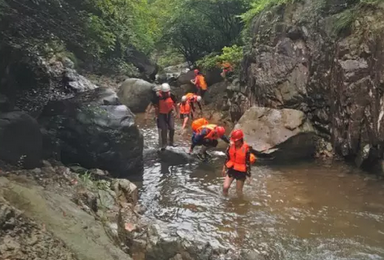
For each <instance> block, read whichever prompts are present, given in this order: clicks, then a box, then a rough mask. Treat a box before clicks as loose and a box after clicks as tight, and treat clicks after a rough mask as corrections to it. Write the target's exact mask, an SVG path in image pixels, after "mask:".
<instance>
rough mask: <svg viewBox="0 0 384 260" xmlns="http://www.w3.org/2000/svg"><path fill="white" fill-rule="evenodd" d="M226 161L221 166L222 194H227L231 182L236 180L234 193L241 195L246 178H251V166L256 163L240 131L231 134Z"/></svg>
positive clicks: (251, 150) (250, 148)
mask: <svg viewBox="0 0 384 260" xmlns="http://www.w3.org/2000/svg"><path fill="white" fill-rule="evenodd" d="M226 154H227V159H226V161H225V164H224V166H223V171H222V174H223V177H225V180H224V185H223V193H224V194H225V195H227V194H228V190H229V188H230V186H231V184H232V182H233V181H234V180H235V179H236V191H237V193H238V194H239V195H241V194H242V191H243V187H244V182H245V180H246V178H247V177H248V178H250V177H251V164H253V163H254V162H255V161H256V156H255V155H254V154H253V149H252V147H250V146H249V145H248V144H247V143H246V142H244V133H243V131H242V130H240V129H238V130H234V131H233V132H232V134H231V145H230V146H229V147H228V149H227V151H226Z"/></svg>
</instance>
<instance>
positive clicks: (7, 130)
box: [0, 111, 42, 168]
mask: <svg viewBox="0 0 384 260" xmlns="http://www.w3.org/2000/svg"><path fill="white" fill-rule="evenodd" d="M0 144H1V145H0V159H1V160H4V161H6V162H8V163H11V164H13V165H20V166H23V167H26V168H34V167H37V166H39V165H40V162H41V158H42V135H41V132H40V128H39V125H38V123H37V121H36V120H35V119H34V118H32V117H31V116H29V115H28V114H27V113H25V112H21V111H13V112H5V113H0Z"/></svg>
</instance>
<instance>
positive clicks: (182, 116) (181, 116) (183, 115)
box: [180, 114, 190, 119]
mask: <svg viewBox="0 0 384 260" xmlns="http://www.w3.org/2000/svg"><path fill="white" fill-rule="evenodd" d="M186 117H188V118H189V117H190V115H189V114H180V119H184V118H186Z"/></svg>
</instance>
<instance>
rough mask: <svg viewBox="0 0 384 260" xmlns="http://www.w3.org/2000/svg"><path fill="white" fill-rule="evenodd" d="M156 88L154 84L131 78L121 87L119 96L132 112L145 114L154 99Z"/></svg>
mask: <svg viewBox="0 0 384 260" xmlns="http://www.w3.org/2000/svg"><path fill="white" fill-rule="evenodd" d="M154 87H155V85H154V84H152V83H149V82H147V81H145V80H142V79H134V78H130V79H126V80H125V81H124V82H123V83H122V84H121V85H120V87H119V92H118V93H117V95H118V96H119V99H120V100H121V102H122V103H123V104H124V105H126V106H127V107H129V109H130V110H131V111H132V112H134V113H137V112H145V109H146V108H147V106H148V104H149V103H150V102H151V99H152V98H153V89H154Z"/></svg>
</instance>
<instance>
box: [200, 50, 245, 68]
mask: <svg viewBox="0 0 384 260" xmlns="http://www.w3.org/2000/svg"><path fill="white" fill-rule="evenodd" d="M242 59H243V47H242V46H237V45H232V46H230V47H224V48H223V49H222V53H221V54H215V53H211V54H209V55H207V56H205V57H204V58H202V59H201V60H199V61H197V66H198V67H200V68H201V69H204V70H209V69H213V68H215V67H220V66H221V64H222V63H223V62H229V63H230V64H231V65H232V66H233V67H234V68H235V69H236V68H238V67H239V65H240V62H241V60H242Z"/></svg>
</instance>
